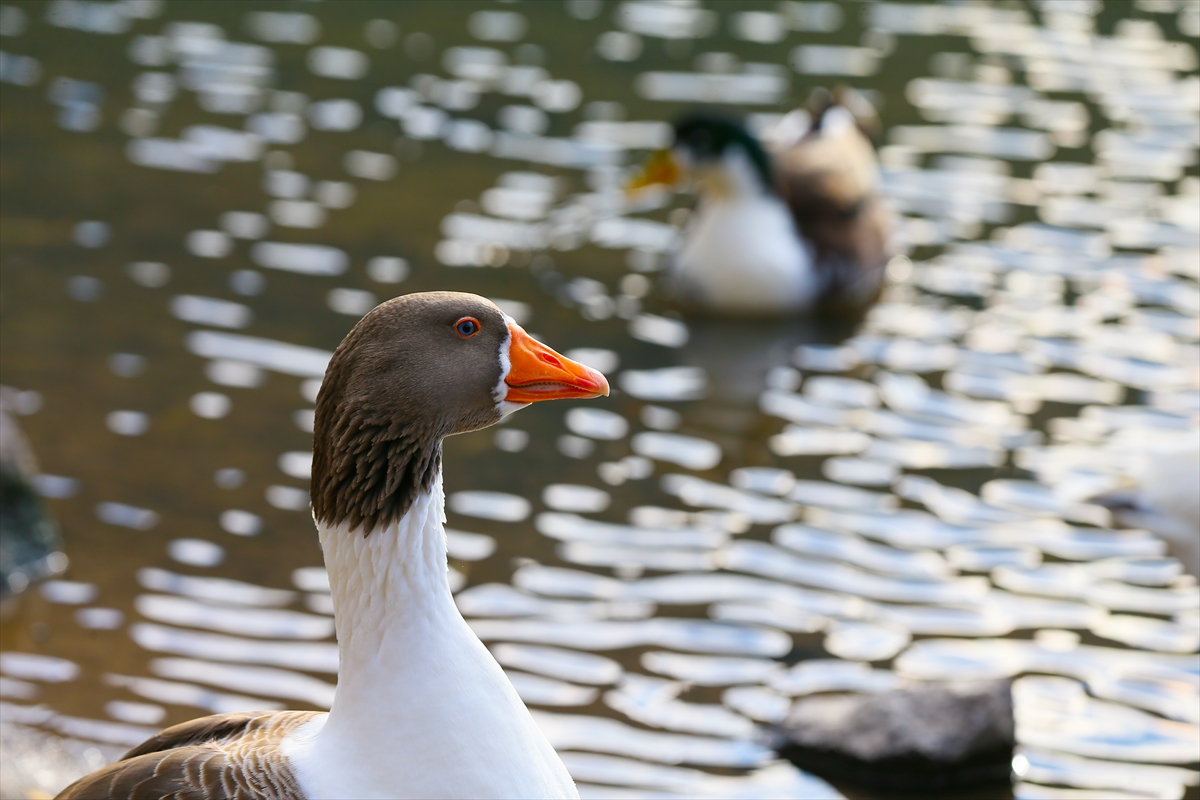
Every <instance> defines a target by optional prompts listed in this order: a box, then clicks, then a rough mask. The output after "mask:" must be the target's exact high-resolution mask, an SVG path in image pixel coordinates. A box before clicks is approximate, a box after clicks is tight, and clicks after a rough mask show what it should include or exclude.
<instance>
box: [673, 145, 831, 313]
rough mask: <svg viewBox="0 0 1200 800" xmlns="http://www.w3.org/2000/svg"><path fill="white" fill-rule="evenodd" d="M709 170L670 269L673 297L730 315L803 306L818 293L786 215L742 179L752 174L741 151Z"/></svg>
mask: <svg viewBox="0 0 1200 800" xmlns="http://www.w3.org/2000/svg"><path fill="white" fill-rule="evenodd" d="M711 170H712V171H713V174H712V175H710V176H709V180H707V181H705V183H702V184H701V186H700V190H701V200H700V205H699V207H698V208H697V210H696V212H695V214H694V215H693V216H692V219H691V221H690V222H689V224H688V227H687V229H686V230H685V231H684V237H683V241H684V243H683V247H682V248H681V249H680V251H679V252H678V253H676V255H675V258H674V259H673V262H672V264H671V271H670V275H669V284H670V292H671V293H672V294H673V295H674V298H675V299H676V300H677V301H680V302H682V303H684V304H686V305H689V306H694V307H697V308H700V309H708V310H712V311H719V312H726V313H735V314H737V313H741V314H777V313H782V312H788V311H803V310H805V309H807V308H809V307H810V306H811V305H812V303H813V301H814V300H815V298H816V295H817V293H818V291H819V285H818V281H817V276H816V273H815V271H814V268H813V258H814V256H813V253H812V252H811V249H810V248H809V246H808V245H807V244H806V243H805V242H803V241H802V240H801V239H800V237H799V235H798V233H797V232H796V227H795V223H794V222H793V220H792V215H791V212H790V211H789V210H788V209H787V207H786V206H785V205H784V204H783V201H782V200H780V199H779V197H778V196H776V195H775V194H773V193H770V192H768V191H766V190H765V189H764V188H763V187H762V186H761V185H760V182H759V179H758V178H757V177H756V176H754V175H753V174H748V173H751V172H752V168H751V167H750V166H749V164H748V163H747V161H746V158H745V156H744V155H742V154H741V151H740V150H735V151H733V152H732V153H731V154H730V155H729V156H727V157H726V158H725V159H724V160H723V161H722V162H721V163H720V164H719V165H716V166H714V167H712V168H711Z"/></svg>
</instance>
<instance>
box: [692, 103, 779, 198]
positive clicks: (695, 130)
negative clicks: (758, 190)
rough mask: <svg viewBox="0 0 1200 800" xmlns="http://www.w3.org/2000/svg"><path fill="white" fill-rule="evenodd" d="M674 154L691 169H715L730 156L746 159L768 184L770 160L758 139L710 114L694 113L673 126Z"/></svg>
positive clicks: (729, 119) (739, 125)
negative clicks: (682, 157) (676, 153)
mask: <svg viewBox="0 0 1200 800" xmlns="http://www.w3.org/2000/svg"><path fill="white" fill-rule="evenodd" d="M673 149H674V150H675V151H676V152H679V153H681V154H683V156H684V159H685V160H686V161H688V162H690V163H689V166H690V167H691V168H692V169H702V168H704V167H707V166H715V165H716V164H718V163H721V162H723V161H725V160H726V159H727V158H729V157H730V156H731V155H733V154H741V155H744V156H745V157H746V158H748V159H749V161H750V164H751V166H752V167H753V168H754V171H755V172H756V173H757V174H758V177H759V179H760V180H761V181H762V182H763V184H764V185H766V186H770V185H771V182H772V172H771V159H770V157H769V156H767V151H766V150H764V149H763V146H762V144H760V143H759V141H758V137H756V136H755V135H754V134H752V133H750V131H748V130H746V126H745V125H744V124H742V122H741V121H740V120H738V119H735V118H733V117H727V116H724V115H721V114H717V113H715V112H712V111H698V112H695V113H692V114H689V115H687V116H686V117H683V118H681V119H680V120H679V121H678V122H676V123H675V146H674V148H673Z"/></svg>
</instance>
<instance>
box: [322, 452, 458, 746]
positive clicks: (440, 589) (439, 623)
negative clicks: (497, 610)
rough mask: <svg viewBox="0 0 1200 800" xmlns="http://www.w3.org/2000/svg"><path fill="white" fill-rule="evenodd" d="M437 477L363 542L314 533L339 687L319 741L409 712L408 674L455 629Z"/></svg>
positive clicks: (356, 534)
mask: <svg viewBox="0 0 1200 800" xmlns="http://www.w3.org/2000/svg"><path fill="white" fill-rule="evenodd" d="M443 505H444V501H443V494H442V479H441V474H440V473H439V474H438V477H437V479H436V480H435V481H434V482H433V485H432V486H431V487H430V489H429V491H428V492H422V493H421V494H420V495H418V496H417V499H416V501H415V502H414V503H413V505H412V507H411V508H410V509H409V511H408V513H407V514H405V515H404V516H403V517H402V518H401V519H400V520H398V521H397V522H394V523H392V524H390V525H388V526H386V527H383V528H380V529H376V530H373V531H371V532H370V533H368V534H366V535H364V534H363V532H362V531H346V530H343V529H339V528H333V529H328V528H325V527H324V526H319V530H320V536H321V548H322V550H323V551H324V555H325V564H326V567H327V568H328V570H329V587H330V591H331V593H332V595H333V610H334V619H335V623H336V627H337V638H338V657H339V662H340V668H339V672H338V687H337V694H336V699H335V701H334V704H333V708H332V710H331V712H330V715H329V720H328V722H327V723H326V725H325V730H324V732H323V735H327V736H328V735H342V734H344V733H346V732H347V729H351V730H353V731H355V732H360V731H361V730H362V727H363V724H364V720H369V719H380V718H381V717H386V716H387V714H388V712H389V710H390V709H389V705H390V704H391V703H393V702H394V703H395V704H396V705H397V706H398V707H397V708H396V711H397V713H408V712H409V711H410V710H411V706H410V704H409V700H408V698H405V697H403V696H402V693H403V688H404V684H403V683H402V682H401V681H402V680H403V677H402V676H404V675H405V674H406V673H408V674H411V673H413V672H419V671H421V670H423V669H425V668H426V666H427V665H426V660H425V657H424V656H423V653H426V652H428V650H429V646H430V644H431V640H432V639H436V638H439V637H443V636H445V635H447V634H448V633H450V634H452V633H453V632H454V630H455V629H456V628H457V627H458V626H457V625H455V624H454V623H459V624H461V617H460V616H459V613H458V611H457V609H456V608H455V606H454V599H453V597H452V595H451V592H450V585H449V582H448V580H447V575H446V533H445V528H444V527H443V523H444V520H445V513H444V511H443Z"/></svg>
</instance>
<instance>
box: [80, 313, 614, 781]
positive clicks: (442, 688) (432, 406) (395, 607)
mask: <svg viewBox="0 0 1200 800" xmlns="http://www.w3.org/2000/svg"><path fill="white" fill-rule="evenodd" d="M607 394H608V381H606V380H605V378H604V376H603V375H601V374H600V373H599V372H596V371H595V370H593V369H590V368H588V367H586V366H584V365H582V364H577V363H575V362H574V361H571V360H570V359H568V358H566V357H565V356H561V355H559V354H558V353H555V352H554V351H553V350H551V349H550V348H549V347H546V346H545V345H543V344H541V343H539V342H537V341H535V340H534V339H533V338H531V337H530V336H529V335H528V334H527V333H525V331H524V330H522V329H521V327H520V326H519V325H517V323H516V322H514V321H513V320H512V319H510V318H509V317H507V316H505V314H504V313H503V312H502V311H501V310H500V309H499V308H497V307H496V305H495V304H493V303H492V302H491V301H489V300H486V299H484V298H482V297H477V296H475V295H470V294H458V293H455V292H424V293H419V294H410V295H404V296H403V297H397V298H395V299H393V300H389V301H388V302H386V303H384V304H383V305H381V306H379V307H378V308H376V309H375V310H374V311H372V312H371V313H369V314H367V315H366V316H365V317H363V318H362V320H361V321H360V322H359V323H358V325H356V326H355V328H354V330H352V331H351V332H350V333H349V334H348V335H347V336H346V338H345V339H344V340H343V341H342V343H341V345H339V346H338V348H337V350H336V351H335V352H334V354H333V358H332V359H331V360H330V362H329V367H328V369H327V370H326V372H325V378H324V380H323V381H322V384H321V392H320V394H319V395H318V396H317V409H316V425H315V431H314V434H313V470H312V487H311V492H312V507H313V518H314V519H315V520H316V523H317V531H318V533H319V534H320V539H321V551H322V552H323V553H324V557H325V565H326V567H327V568H328V570H329V584H330V591H331V594H332V597H333V611H334V622H335V625H336V628H337V640H338V665H339V668H338V683H337V691H336V693H335V695H334V700H333V707H332V708H331V709H330V711H329V713H327V714H326V713H322V712H316V711H267V712H250V713H238V714H218V715H215V716H210V717H202V718H200V719H194V720H192V721H190V722H185V723H183V724H181V725H176V726H174V727H171V728H167V729H166V730H164V731H162V732H161V733H158V734H156V735H155V736H153V737H151V738H150V739H149V740H147V741H146V742H144V743H142V744H140V745H138V746H137V747H135V748H134V749H133V750H131V751H130V752H129V753H127V754H126V755H125V757H124V758H122V759H121V760H120V761H117V762H115V763H113V764H110V765H109V766H107V767H105V768H103V769H101V770H99V771H97V772H94V773H92V774H91V775H88V776H86V777H84V778H81V779H80V780H78V781H76V782H75V783H74V784H72V785H71V786H68V787H67V788H66V789H64V790H63V792H62V793H61V794H60V795H59V797H60V798H64V799H65V800H70V799H72V798H79V800H84V798H86V799H87V800H92V799H93V798H118V797H120V798H127V800H165V799H166V798H172V800H222V799H224V800H313V798H318V797H322V798H335V797H343V798H369V797H374V798H385V797H386V798H395V797H506V798H507V797H528V798H533V797H541V798H578V797H579V793H578V792H577V791H576V789H575V784H574V783H573V782H572V780H571V776H570V775H569V774H568V773H567V770H566V767H564V766H563V763H562V760H561V759H559V757H558V755H557V754H556V753H555V752H554V749H553V748H552V747H551V746H550V743H549V742H548V741H547V740H546V737H545V736H544V735H543V734H542V732H541V731H540V730H539V729H538V727H537V725H536V724H535V723H534V721H533V717H532V716H531V715H530V713H529V711H528V709H526V708H525V704H524V703H522V702H521V698H520V697H519V696H518V695H517V692H516V690H515V689H513V686H512V684H511V683H509V680H508V678H507V677H506V676H505V674H504V671H503V670H501V669H500V665H499V664H497V663H496V660H495V659H494V658H492V656H491V654H490V653H489V652H488V650H487V648H486V647H484V646H483V643H482V642H480V641H479V638H478V637H477V636H476V635H475V634H474V632H472V630H471V628H470V627H468V625H467V623H466V622H465V621H464V620H463V618H462V615H461V614H460V613H459V611H458V609H457V607H456V606H455V605H454V597H453V596H452V594H451V593H450V585H449V583H448V578H447V574H446V531H445V529H444V528H443V522H444V520H445V513H444V511H443V503H442V439H443V438H445V437H446V436H449V435H452V434H456V433H466V432H468V431H473V430H479V429H480V428H486V427H487V426H489V425H494V424H496V423H497V422H499V421H500V420H501V419H502V418H503V417H504V416H506V415H507V414H510V413H512V412H513V411H516V410H518V409H521V408H524V407H525V406H527V405H529V404H531V403H537V402H541V401H544V400H556V399H582V398H590V397H598V396H600V395H607Z"/></svg>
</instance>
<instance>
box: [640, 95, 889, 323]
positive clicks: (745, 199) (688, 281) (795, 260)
mask: <svg viewBox="0 0 1200 800" xmlns="http://www.w3.org/2000/svg"><path fill="white" fill-rule="evenodd" d="M876 130H878V118H877V117H876V116H875V114H874V109H873V108H872V107H871V105H870V103H869V102H867V100H866V99H865V98H863V97H862V95H860V94H858V93H857V92H854V91H853V90H847V89H838V90H835V92H834V93H830V92H827V91H825V90H818V91H816V92H814V93H813V95H812V96H811V97H810V98H809V101H808V103H807V107H806V108H805V109H798V110H797V111H793V112H792V113H791V114H789V115H787V116H786V117H784V118H783V119H782V120H781V121H780V122H779V123H778V124H777V125H775V126H774V127H773V128H772V129H770V130H768V131H767V132H766V133H765V134H764V136H763V140H761V141H760V140H759V139H758V138H757V137H756V136H754V134H752V133H751V132H750V131H749V130H747V129H746V127H745V125H743V124H742V123H741V122H740V121H738V120H736V119H732V118H730V117H727V116H724V115H722V114H720V113H717V112H711V111H701V112H696V113H693V114H690V115H688V116H686V117H683V118H682V119H680V120H679V121H678V122H677V123H676V124H675V142H674V145H673V146H672V147H671V148H670V150H662V151H659V152H657V153H655V154H654V155H653V156H652V157H651V158H650V160H649V161H648V162H647V163H646V165H645V167H644V169H643V170H642V173H641V174H640V175H639V176H637V177H636V178H635V179H634V180H633V181H632V182H631V183H630V184H629V188H628V191H629V193H630V194H631V195H634V196H636V195H637V194H638V193H639V192H641V191H642V190H643V189H645V188H647V187H650V186H667V187H672V186H675V185H677V184H680V183H682V182H683V181H684V180H687V179H690V181H691V184H692V186H693V187H694V189H695V191H696V192H697V193H698V194H699V196H700V200H699V205H698V207H697V208H696V210H695V212H694V214H693V215H692V216H691V219H690V220H689V222H688V224H687V226H686V228H685V230H684V232H683V245H682V247H681V248H680V249H679V250H678V252H676V253H675V254H674V256H673V259H672V262H671V264H670V267H669V268H668V275H667V283H666V286H665V288H664V291H665V293H666V295H667V297H668V299H669V300H670V301H671V302H672V303H673V304H675V305H677V306H679V307H680V308H682V309H684V310H686V311H689V312H693V313H699V314H710V315H718V316H740V317H765V316H783V315H790V314H797V313H816V314H828V315H838V314H854V313H857V312H860V311H862V310H863V309H865V308H866V307H867V306H869V305H870V304H871V303H873V302H875V300H876V299H877V298H878V297H879V294H880V291H881V290H882V288H883V282H884V275H885V270H886V267H887V262H888V259H889V257H890V256H891V252H890V248H889V237H890V228H891V225H890V214H889V213H888V211H887V210H886V209H885V207H884V206H883V204H882V202H881V200H880V198H879V197H878V196H877V194H876V191H875V184H876V182H877V178H878V169H877V161H876V158H875V149H874V147H873V145H872V143H871V140H870V139H869V138H868V134H870V133H872V132H873V131H876Z"/></svg>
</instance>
